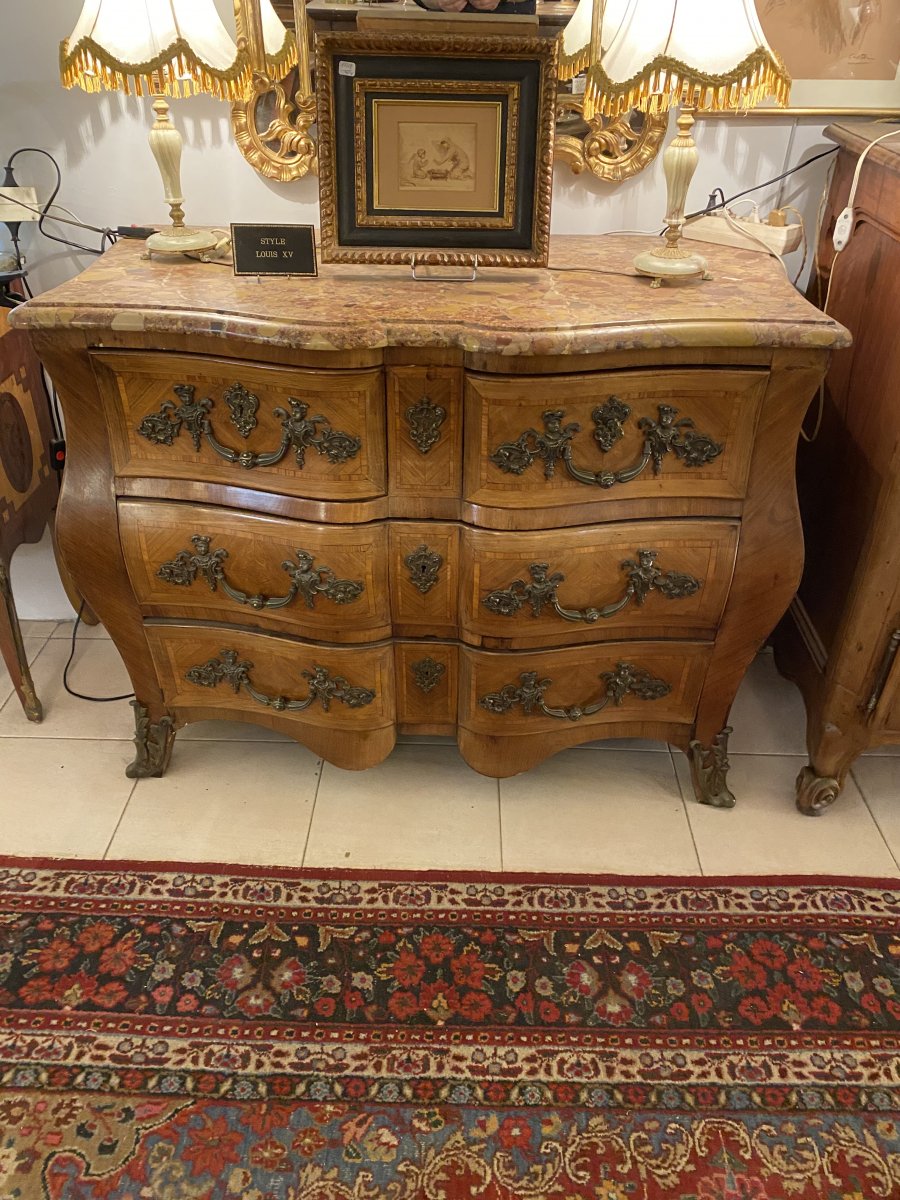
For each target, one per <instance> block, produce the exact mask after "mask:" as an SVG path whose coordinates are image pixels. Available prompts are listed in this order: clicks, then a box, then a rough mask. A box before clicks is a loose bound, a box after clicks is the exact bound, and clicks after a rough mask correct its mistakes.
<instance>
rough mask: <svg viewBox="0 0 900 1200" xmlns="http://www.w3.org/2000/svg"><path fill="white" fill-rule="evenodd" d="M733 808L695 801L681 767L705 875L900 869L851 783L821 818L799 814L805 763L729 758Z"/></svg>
mask: <svg viewBox="0 0 900 1200" xmlns="http://www.w3.org/2000/svg"><path fill="white" fill-rule="evenodd" d="M729 758H730V760H731V770H730V772H729V776H728V783H729V786H730V788H731V790H732V792H734V795H735V797H736V799H737V805H736V807H735V808H733V809H716V808H710V807H708V806H707V805H704V804H700V803H698V802H697V801H696V799H695V798H694V791H693V787H692V785H691V778H690V767H689V765H688V761H687V759H686V758H685V757H684V755H682V754H676V756H675V763H676V767H677V770H678V777H679V781H680V783H681V787H682V791H683V793H684V797H685V800H686V801H687V813H688V819H689V821H690V823H691V829H692V830H693V834H694V841H695V842H696V845H697V852H698V854H699V855H700V862H701V864H702V866H703V872H704V874H706V875H860V876H885V875H888V876H890V875H894V874H895V873H896V871H897V865H896V863H895V862H894V859H893V857H892V855H891V853H890V851H889V850H888V848H887V846H886V844H885V841H884V838H883V837H882V836H881V833H880V832H879V830H878V826H877V825H876V824H875V821H874V820H873V819H872V814H871V813H870V812H869V810H868V808H866V805H865V803H864V802H863V798H862V796H861V795H860V793H859V790H858V789H857V787H856V785H855V784H854V782H853V780H852V779H849V780H848V781H847V785H846V787H845V788H844V791H843V793H842V794H841V796H840V798H839V799H838V801H837V803H836V804H835V805H834V807H833V808H830V809H828V810H827V811H826V812H825V813H824V814H822V815H821V816H819V817H807V816H804V815H803V813H801V812H798V811H797V808H796V805H795V803H794V780H795V779H796V777H797V774H798V772H799V771H800V768H801V767H803V766H805V765H806V759H805V757H804V758H801V757H799V756H796V757H795V756H789V755H752V754H731V755H729Z"/></svg>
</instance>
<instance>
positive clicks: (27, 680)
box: [0, 562, 44, 721]
mask: <svg viewBox="0 0 900 1200" xmlns="http://www.w3.org/2000/svg"><path fill="white" fill-rule="evenodd" d="M0 653H2V655H3V661H4V662H5V663H6V669H7V670H8V671H9V675H10V678H11V679H12V682H13V687H14V688H15V689H16V695H17V696H18V697H19V699H20V700H21V702H22V708H23V709H24V710H25V716H26V717H27V718H28V720H29V721H40V720H42V719H43V716H44V710H43V709H42V708H41V702H40V700H38V698H37V694H36V692H35V690H34V683H33V681H32V678H31V671H30V670H29V669H28V658H27V656H26V654H25V643H24V642H23V641H22V630H21V629H20V627H19V618H18V616H17V615H16V606H15V604H14V603H13V596H12V586H11V585H10V580H9V566H8V564H7V563H5V562H0Z"/></svg>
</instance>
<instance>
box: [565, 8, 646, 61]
mask: <svg viewBox="0 0 900 1200" xmlns="http://www.w3.org/2000/svg"><path fill="white" fill-rule="evenodd" d="M629 2H630V0H597V17H596V19H597V22H598V30H597V33H598V40H597V45H598V47H601V46H608V45H609V42H610V39H611V38H612V36H613V34H614V33H615V32H616V30H617V29H618V28H619V26H620V25H621V23H622V17H623V16H624V15H625V12H626V11H627V9H628V6H629ZM594 19H595V18H594V0H580V2H579V5H578V7H577V8H576V9H575V12H574V13H573V14H572V19H571V21H569V23H568V25H567V26H566V27H565V29H564V30H563V32H562V37H561V39H560V44H559V58H558V62H557V74H558V76H559V78H560V79H574V78H575V76H576V75H580V74H581V72H582V71H586V70H587V69H588V67H589V66H590V65H591V63H592V62H594V61H596V59H597V58H598V57H599V51H598V53H597V54H594V55H592V53H591V49H592V41H591V35H592V32H593V25H594Z"/></svg>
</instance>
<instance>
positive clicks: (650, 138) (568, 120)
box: [231, 0, 668, 183]
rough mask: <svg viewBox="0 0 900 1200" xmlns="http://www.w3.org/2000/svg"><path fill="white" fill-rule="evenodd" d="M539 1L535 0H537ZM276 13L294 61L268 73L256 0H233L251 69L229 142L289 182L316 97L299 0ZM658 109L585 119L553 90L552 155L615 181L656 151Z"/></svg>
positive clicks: (661, 133) (577, 100)
mask: <svg viewBox="0 0 900 1200" xmlns="http://www.w3.org/2000/svg"><path fill="white" fill-rule="evenodd" d="M539 2H540V0H539ZM275 8H276V10H277V11H278V14H279V16H281V17H282V18H284V17H285V16H288V17H289V16H290V10H291V9H293V16H294V36H295V38H296V44H297V46H298V48H299V51H300V53H299V56H298V63H297V66H296V67H295V68H293V69H292V70H291V72H290V73H289V74H288V75H287V76H286V77H284V78H281V79H275V78H272V77H271V76H270V74H269V73H268V69H267V65H266V56H265V47H264V44H263V32H262V30H263V24H262V13H261V8H260V0H234V15H235V25H236V29H237V42H238V45H239V46H240V45H242V44H243V45H244V46H246V48H247V51H248V53H249V55H250V61H251V64H252V68H253V83H252V91H251V93H250V95H249V96H247V97H246V98H245V99H243V100H237V101H235V102H234V103H233V104H232V108H231V124H232V129H233V131H234V137H235V141H236V142H237V145H238V149H239V150H240V152H241V154H243V156H244V158H245V159H246V160H247V162H249V163H250V165H251V166H252V167H253V168H254V170H256V171H257V172H258V173H259V174H260V175H262V176H264V177H265V178H266V179H272V180H276V181H277V182H279V183H290V182H291V181H293V180H295V179H302V178H303V177H304V176H305V175H309V174H315V173H316V172H317V170H318V147H317V143H316V137H315V135H314V133H313V132H312V127H313V125H314V123H315V119H316V97H315V92H314V90H313V86H312V75H311V69H310V52H309V43H310V27H309V22H308V19H307V13H306V0H276V3H275ZM667 126H668V120H667V117H666V115H665V114H662V115H649V114H639V113H631V114H629V115H627V116H623V117H620V118H617V119H616V120H612V121H610V120H607V119H606V118H604V117H595V118H594V119H593V120H591V121H590V122H586V121H585V120H584V118H583V116H582V112H581V97H580V96H578V95H577V94H574V93H572V92H566V91H560V92H559V94H558V97H557V107H556V137H555V141H554V151H555V157H556V160H557V161H558V162H564V163H566V164H567V165H568V166H569V168H570V169H571V170H572V172H573V174H575V175H581V174H583V173H584V172H588V173H589V174H591V175H593V176H595V178H597V179H601V180H603V181H604V182H605V183H621V182H622V181H623V180H625V179H629V178H630V177H631V176H633V175H637V174H638V173H639V172H640V171H643V170H644V168H645V167H646V166H648V165H649V164H650V163H651V162H653V160H654V159H655V158H656V156H657V154H658V153H659V151H660V148H661V146H662V142H663V138H664V137H665V133H666V129H667Z"/></svg>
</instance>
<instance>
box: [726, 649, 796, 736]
mask: <svg viewBox="0 0 900 1200" xmlns="http://www.w3.org/2000/svg"><path fill="white" fill-rule="evenodd" d="M728 724H729V725H731V727H732V728H733V730H734V732H733V733H732V735H731V738H730V739H729V743H728V749H729V750H730V751H731V752H733V753H734V754H805V753H806V709H805V707H804V705H803V697H802V696H801V694H800V689H799V688H798V687H796V686H795V685H794V684H793V683H790V682H789V681H788V680H787V679H784V678H783V677H782V676H781V675H779V674H778V670H777V668H776V666H775V658H774V655H772V654H771V653H769V652H768V651H764V652H763V653H762V654H758V655H757V656H756V658H755V659H754V660H753V662H752V663H751V664H750V670H749V671H748V672H747V674H746V676H745V677H744V681H743V683H742V684H741V686H740V689H739V691H738V694H737V699H736V700H735V702H734V704H733V706H732V709H731V714H730V716H729V718H728Z"/></svg>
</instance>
